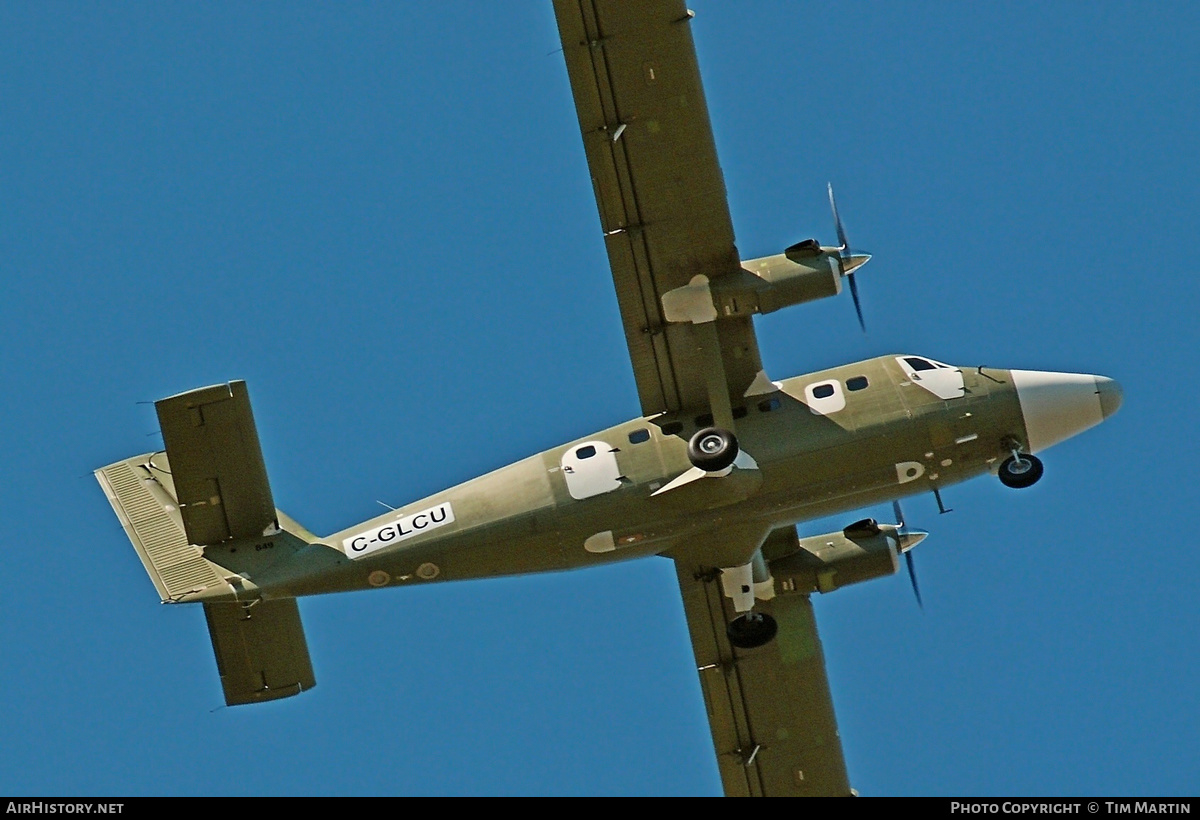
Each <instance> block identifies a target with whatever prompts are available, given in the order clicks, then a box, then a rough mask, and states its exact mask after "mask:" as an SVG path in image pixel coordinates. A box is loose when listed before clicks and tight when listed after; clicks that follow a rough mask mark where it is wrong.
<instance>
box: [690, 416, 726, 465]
mask: <svg viewBox="0 0 1200 820" xmlns="http://www.w3.org/2000/svg"><path fill="white" fill-rule="evenodd" d="M737 457H738V443H737V439H736V438H734V435H733V433H731V432H729V431H728V430H722V429H721V428H720V427H705V428H704V429H703V430H698V431H696V435H694V436H692V440H691V441H689V442H688V458H689V459H690V460H691V462H692V464H695V465H696V466H697V467H699V468H700V469H701V470H703V471H704V472H706V473H716V472H720V471H721V470H724V469H725V468H726V467H728V466H729V465H730V464H733V460H734V459H735V458H737Z"/></svg>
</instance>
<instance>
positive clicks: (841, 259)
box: [827, 182, 867, 333]
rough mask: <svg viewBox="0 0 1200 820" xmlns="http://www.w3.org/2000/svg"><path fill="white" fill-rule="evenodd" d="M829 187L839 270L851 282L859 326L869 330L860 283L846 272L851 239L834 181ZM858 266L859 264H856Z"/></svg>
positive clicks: (851, 274) (851, 292) (851, 293)
mask: <svg viewBox="0 0 1200 820" xmlns="http://www.w3.org/2000/svg"><path fill="white" fill-rule="evenodd" d="M827 186H828V188H829V207H830V209H831V210H832V211H833V224H834V225H835V226H836V227H837V237H838V242H839V243H840V245H841V247H839V248H838V272H839V273H841V275H842V277H843V278H844V279H845V280H846V281H847V282H849V283H850V295H851V296H852V297H853V298H854V312H855V313H857V314H858V326H859V327H861V328H862V332H863V333H866V332H867V323H866V322H865V321H864V320H863V312H862V302H861V301H860V300H859V298H858V283H857V282H856V281H855V280H854V272H853V271H850V272H849V273H847V272H846V260H847V259H849V258H850V240H849V239H847V238H846V228H845V226H844V225H842V217H841V216H840V215H839V214H838V209H837V200H836V199H835V198H834V196H833V183H832V182H830V183H827ZM856 267H857V266H856Z"/></svg>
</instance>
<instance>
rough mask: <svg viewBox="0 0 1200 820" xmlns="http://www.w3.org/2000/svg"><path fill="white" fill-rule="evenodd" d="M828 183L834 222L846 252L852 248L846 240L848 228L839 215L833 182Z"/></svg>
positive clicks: (842, 249) (843, 249)
mask: <svg viewBox="0 0 1200 820" xmlns="http://www.w3.org/2000/svg"><path fill="white" fill-rule="evenodd" d="M827 184H828V186H829V207H830V208H831V209H832V210H833V224H834V225H836V226H837V235H838V242H840V243H841V245H842V247H841V251H842V253H845V252H846V251H848V250H850V243H849V242H848V241H847V240H846V229H845V228H843V227H842V218H841V217H840V216H838V209H837V200H835V199H834V198H833V183H832V182H830V183H827Z"/></svg>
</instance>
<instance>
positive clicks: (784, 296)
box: [713, 243, 842, 316]
mask: <svg viewBox="0 0 1200 820" xmlns="http://www.w3.org/2000/svg"><path fill="white" fill-rule="evenodd" d="M803 244H804V243H801V245H803ZM742 270H743V271H745V272H746V273H747V274H748V275H745V276H741V275H739V276H738V277H730V278H729V279H728V280H725V279H722V280H720V283H719V284H718V283H716V282H714V284H713V302H714V303H715V307H716V308H717V315H718V316H733V315H735V314H751V313H772V312H773V311H776V310H779V309H780V308H785V307H788V306H790V305H799V304H802V303H804V302H812V301H814V300H816V299H824V298H825V297H827V296H837V295H838V294H839V293H841V292H842V277H841V275H840V274H839V272H838V262H837V255H836V254H831V253H829V252H828V251H827V250H825V249H822V248H820V247H819V246H817V247H816V248H815V251H814V249H812V248H807V247H806V248H805V252H804V253H796V252H789V253H780V254H776V255H775V256H764V257H762V258H761V259H749V260H747V261H745V262H743V263H742Z"/></svg>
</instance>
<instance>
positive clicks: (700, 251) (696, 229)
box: [554, 0, 762, 416]
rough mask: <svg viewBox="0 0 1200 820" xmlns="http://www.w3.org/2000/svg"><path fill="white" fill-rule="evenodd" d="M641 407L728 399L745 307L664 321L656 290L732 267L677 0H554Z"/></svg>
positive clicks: (744, 336) (743, 384)
mask: <svg viewBox="0 0 1200 820" xmlns="http://www.w3.org/2000/svg"><path fill="white" fill-rule="evenodd" d="M554 10H555V14H556V16H557V18H558V26H559V34H560V36H561V38H562V43H563V54H564V56H565V58H566V64H567V73H568V75H569V76H570V80H571V90H572V93H573V95H574V98H575V108H576V112H577V114H578V116H579V126H580V131H581V132H582V136H583V145H584V152H585V154H586V155H587V162H588V169H589V171H590V172H591V177H592V184H593V187H594V192H595V195H596V205H597V208H598V210H599V213H600V224H601V228H602V230H603V233H604V243H605V247H606V249H607V251H608V259H609V265H610V267H611V268H612V275H613V282H614V284H615V286H616V291H617V301H618V303H619V305H620V308H621V318H622V321H623V323H624V327H625V340H626V342H627V344H628V346H629V354H630V357H631V359H632V361H633V371H634V377H635V379H636V382H637V388H638V395H639V396H640V398H641V403H642V413H643V414H644V415H647V416H651V415H654V414H657V413H661V412H664V411H665V412H676V411H680V410H689V409H693V408H702V407H706V406H709V404H710V396H711V394H710V392H709V391H710V386H709V384H708V379H709V378H710V372H711V371H713V370H717V371H719V372H722V375H723V379H724V381H725V385H724V387H725V388H726V389H727V390H728V393H729V394H730V395H732V396H735V397H740V396H741V395H742V394H743V393H744V391H745V390H746V388H747V387H748V386H749V385H750V383H751V382H752V381H753V380H754V377H755V375H756V374H757V373H758V371H759V370H760V369H761V368H762V365H761V361H760V358H759V352H758V343H757V340H756V338H755V335H754V326H753V324H752V322H751V319H750V318H749V317H748V316H743V317H733V318H730V317H721V318H718V319H717V320H716V321H709V322H706V323H704V324H692V323H689V322H668V321H667V319H666V317H665V315H664V308H663V301H662V298H663V295H664V294H666V293H668V292H670V291H672V290H676V289H679V288H684V287H685V286H688V285H689V284H691V283H693V281H695V280H696V277H704V278H705V280H707V281H713V280H717V279H719V278H721V277H729V276H737V275H739V274H740V270H741V269H740V263H739V259H738V253H737V248H736V247H735V246H734V238H733V225H732V222H731V220H730V217H729V206H728V204H727V202H726V196H725V182H724V179H723V177H722V176H721V168H720V166H719V165H718V163H717V152H716V145H715V142H714V140H713V134H712V127H711V124H710V122H709V117H708V107H707V104H706V103H705V99H704V91H703V87H702V86H701V83H700V71H699V68H698V66H697V63H696V52H695V47H694V46H693V43H692V34H691V28H690V27H691V13H690V12H689V11H688V10H687V7H686V6H685V5H684V3H683V2H682V0H646V1H645V2H641V1H639V2H636V3H633V2H622V0H555V2H554Z"/></svg>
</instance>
